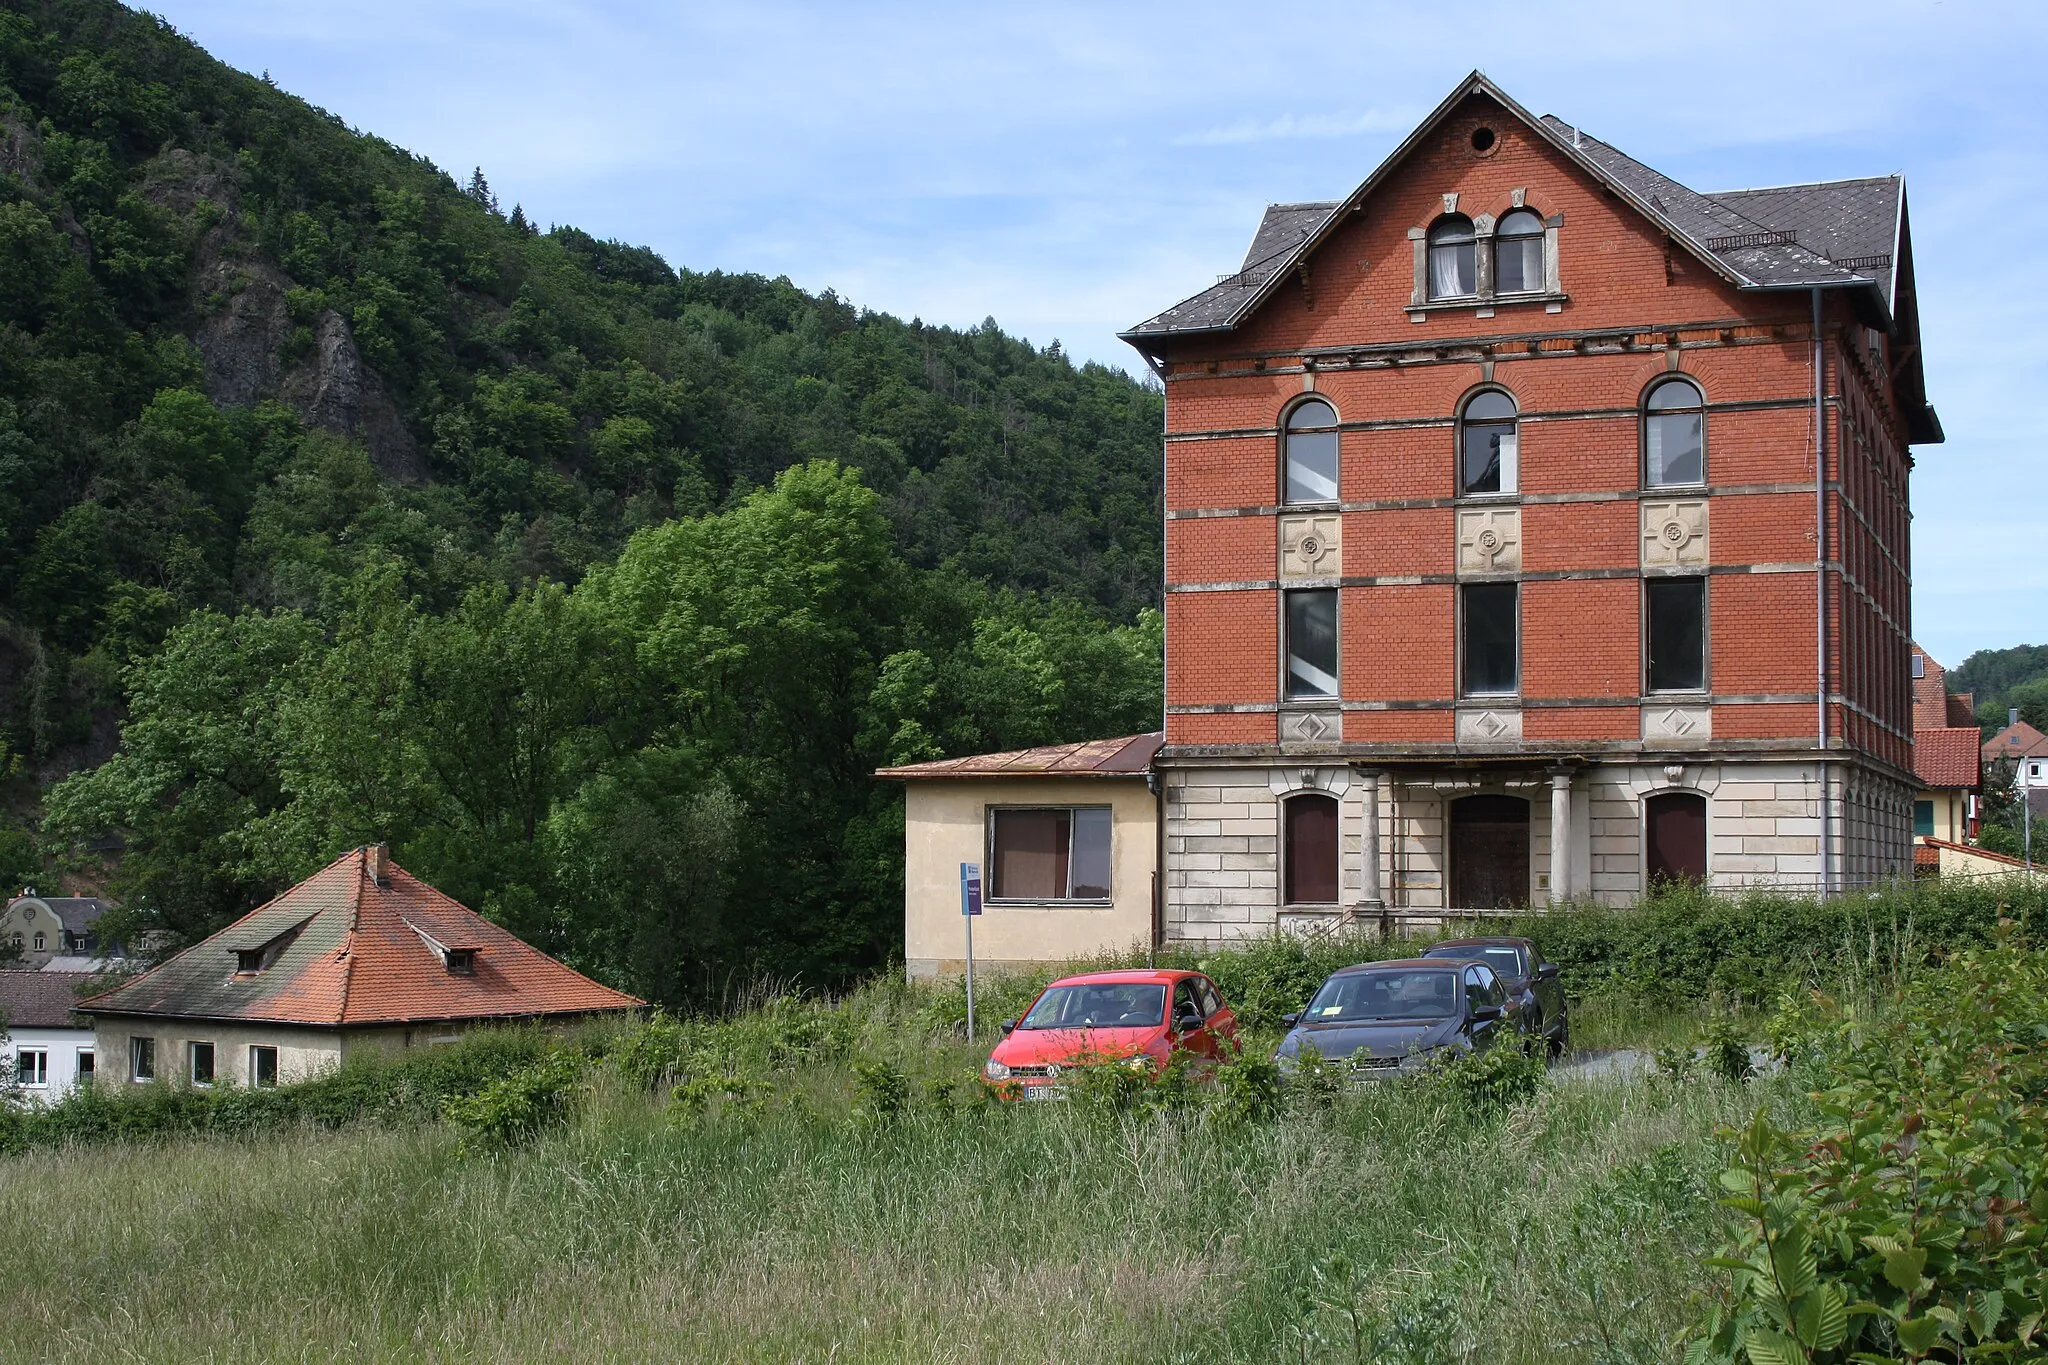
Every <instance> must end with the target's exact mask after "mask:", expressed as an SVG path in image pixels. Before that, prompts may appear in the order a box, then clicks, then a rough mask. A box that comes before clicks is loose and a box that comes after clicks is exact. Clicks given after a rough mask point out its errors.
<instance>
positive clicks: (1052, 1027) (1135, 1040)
mask: <svg viewBox="0 0 2048 1365" xmlns="http://www.w3.org/2000/svg"><path fill="white" fill-rule="evenodd" d="M1236 1047H1237V1016H1236V1015H1234V1014H1232V1013H1231V1012H1230V1006H1228V1005H1226V1004H1224V1003H1223V997H1222V996H1221V995H1220V994H1218V992H1217V990H1216V983H1215V982H1213V981H1211V980H1210V979H1209V978H1208V977H1206V976H1203V975H1202V974H1201V973H1200V972H1183V971H1134V972H1086V973H1083V974H1082V975H1080V976H1068V977H1062V978H1061V979H1059V980H1058V981H1055V982H1053V983H1052V984H1051V985H1050V986H1047V987H1046V988H1045V989H1044V990H1043V991H1041V992H1040V993H1039V996H1038V998H1037V999H1036V1000H1034V1001H1032V1002H1031V1008H1030V1009H1028V1010H1026V1011H1025V1012H1024V1017H1023V1018H1022V1019H1005V1020H1004V1021H1003V1041H1002V1042H1000V1043H997V1044H996V1047H995V1051H994V1052H992V1053H990V1054H989V1059H988V1063H987V1064H986V1065H985V1066H984V1067H983V1068H982V1074H983V1075H984V1076H986V1077H987V1078H988V1081H989V1083H990V1084H991V1085H992V1086H993V1087H994V1088H995V1090H996V1092H997V1093H998V1094H1000V1095H1002V1096H1003V1097H1004V1098H1006V1099H1026V1100H1049V1099H1053V1098H1055V1097H1056V1096H1057V1095H1058V1094H1059V1077H1060V1072H1061V1071H1062V1070H1064V1069H1065V1068H1067V1067H1071V1066H1079V1065H1085V1064H1088V1063H1098V1064H1099V1063H1103V1062H1124V1063H1128V1064H1130V1065H1134V1066H1147V1067H1150V1068H1152V1069H1153V1070H1157V1069H1159V1068H1160V1067H1163V1066H1165V1065H1166V1062H1167V1060H1168V1058H1170V1057H1171V1056H1172V1055H1173V1054H1174V1053H1176V1052H1185V1053H1189V1054H1192V1055H1193V1056H1194V1057H1196V1058H1205V1057H1206V1058H1216V1057H1219V1056H1221V1055H1222V1054H1223V1053H1225V1052H1227V1051H1235V1050H1236Z"/></svg>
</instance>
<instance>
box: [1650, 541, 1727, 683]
mask: <svg viewBox="0 0 2048 1365" xmlns="http://www.w3.org/2000/svg"><path fill="white" fill-rule="evenodd" d="M1668 578H1681V579H1683V578H1697V579H1698V580H1699V581H1700V686H1698V687H1672V688H1663V689H1659V690H1657V691H1651V690H1650V583H1651V581H1652V580H1654V579H1668ZM1637 581H1638V582H1639V583H1640V584H1641V585H1642V586H1641V587H1639V588H1637V589H1636V601H1637V604H1638V606H1637V609H1638V611H1640V613H1641V618H1640V619H1639V620H1638V621H1637V623H1636V645H1637V648H1638V650H1639V651H1640V653H1641V655H1642V657H1641V658H1640V659H1639V660H1638V661H1637V668H1638V669H1639V670H1640V673H1641V676H1642V680H1643V682H1642V692H1641V696H1642V703H1641V704H1642V705H1643V706H1645V707H1649V706H1667V705H1673V704H1681V703H1684V702H1688V701H1690V702H1695V703H1698V704H1701V705H1704V704H1706V703H1707V702H1708V701H1709V699H1710V698H1712V696H1713V694H1714V592H1713V577H1712V576H1711V575H1710V574H1706V573H1703V572H1700V571H1698V570H1696V569H1693V568H1692V567H1691V566H1690V565H1688V566H1686V567H1684V568H1682V569H1644V570H1643V576H1642V577H1641V578H1640V579H1638V580H1637Z"/></svg>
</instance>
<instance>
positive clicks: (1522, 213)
mask: <svg viewBox="0 0 2048 1365" xmlns="http://www.w3.org/2000/svg"><path fill="white" fill-rule="evenodd" d="M1543 287H1544V274H1543V220H1542V219H1541V218H1539V217H1537V216H1536V214H1535V213H1533V212H1531V211H1530V210H1528V209H1516V210H1514V212H1512V213H1510V214H1508V215H1507V216H1506V217H1505V218H1502V219H1501V220H1500V223H1499V225H1498V226H1496V227H1495V228H1494V230H1493V288H1494V292H1495V293H1498V294H1535V293H1540V292H1541V291H1542V289H1543Z"/></svg>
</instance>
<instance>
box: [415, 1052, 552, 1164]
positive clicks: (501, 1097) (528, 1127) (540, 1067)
mask: <svg viewBox="0 0 2048 1365" xmlns="http://www.w3.org/2000/svg"><path fill="white" fill-rule="evenodd" d="M582 1075H583V1065H582V1059H581V1058H579V1057H576V1056H574V1055H572V1054H570V1053H566V1052H563V1053H556V1054H554V1055H552V1056H549V1057H546V1058H543V1059H542V1060H540V1061H537V1062H534V1063H531V1064H530V1065H527V1066H524V1067H521V1068H520V1069H519V1070H517V1071H515V1072H513V1073H512V1074H511V1075H509V1076H503V1077H500V1078H499V1079H497V1080H494V1081H491V1082H489V1083H488V1084H486V1085H485V1086H484V1087H483V1088H482V1089H480V1090H478V1091H476V1092H475V1093H474V1094H469V1095H454V1096H451V1097H449V1099H448V1100H447V1101H446V1102H445V1103H444V1105H443V1106H442V1113H443V1114H444V1115H446V1116H447V1118H448V1120H449V1122H451V1123H454V1124H456V1125H458V1126H459V1127H461V1128H462V1129H464V1130H465V1132H466V1133H467V1139H466V1140H467V1142H468V1143H470V1144H474V1145H477V1146H482V1147H511V1146H516V1145H518V1144H519V1143H522V1142H526V1141H528V1140H530V1139H531V1138H533V1137H535V1136H537V1135H538V1134H539V1133H541V1132H543V1131H544V1130H546V1129H548V1128H552V1127H555V1126H556V1125H558V1124H560V1123H561V1122H563V1121H564V1120H565V1119H566V1118H567V1117H568V1115H569V1112H570V1110H571V1108H572V1107H573V1103H574V1098H575V1090H576V1083H577V1081H578V1080H580V1079H581V1078H582Z"/></svg>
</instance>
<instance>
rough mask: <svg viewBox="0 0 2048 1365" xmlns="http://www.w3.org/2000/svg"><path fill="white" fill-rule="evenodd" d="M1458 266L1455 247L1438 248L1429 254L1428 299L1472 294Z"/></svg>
mask: <svg viewBox="0 0 2048 1365" xmlns="http://www.w3.org/2000/svg"><path fill="white" fill-rule="evenodd" d="M1458 266H1459V260H1458V249H1457V248H1456V247H1438V248H1437V249H1436V250H1434V251H1432V252H1430V253H1429V267H1430V274H1431V280H1430V289H1429V292H1430V297H1432V298H1439V299H1444V298H1455V297H1456V296H1457V295H1459V294H1469V293H1471V292H1472V290H1471V287H1470V286H1469V285H1467V284H1466V283H1465V280H1464V272H1463V271H1462V270H1460V269H1459V268H1458Z"/></svg>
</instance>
